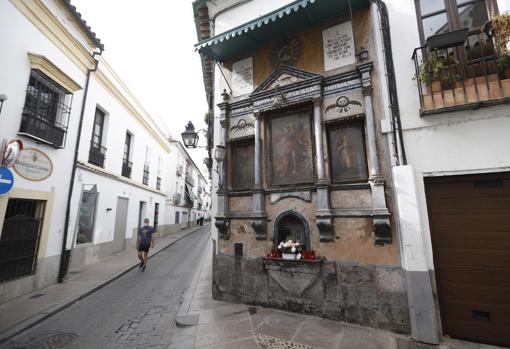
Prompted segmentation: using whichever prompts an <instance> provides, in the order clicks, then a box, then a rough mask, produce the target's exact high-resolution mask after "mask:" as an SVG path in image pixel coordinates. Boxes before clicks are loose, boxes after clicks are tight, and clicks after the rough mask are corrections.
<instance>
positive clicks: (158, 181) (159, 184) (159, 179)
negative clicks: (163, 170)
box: [156, 177, 161, 190]
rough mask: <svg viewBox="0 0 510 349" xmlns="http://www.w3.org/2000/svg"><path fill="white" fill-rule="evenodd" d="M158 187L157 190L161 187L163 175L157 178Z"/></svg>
mask: <svg viewBox="0 0 510 349" xmlns="http://www.w3.org/2000/svg"><path fill="white" fill-rule="evenodd" d="M156 189H157V190H160V189H161V177H157V178H156Z"/></svg>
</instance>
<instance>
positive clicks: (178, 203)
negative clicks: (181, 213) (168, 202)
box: [173, 193, 181, 205]
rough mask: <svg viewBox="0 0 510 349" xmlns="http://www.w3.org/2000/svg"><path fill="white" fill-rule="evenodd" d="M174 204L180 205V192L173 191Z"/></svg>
mask: <svg viewBox="0 0 510 349" xmlns="http://www.w3.org/2000/svg"><path fill="white" fill-rule="evenodd" d="M173 199H174V200H173V201H174V204H175V205H180V204H181V193H174V198H173Z"/></svg>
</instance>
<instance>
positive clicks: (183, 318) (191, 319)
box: [175, 241, 212, 328]
mask: <svg viewBox="0 0 510 349" xmlns="http://www.w3.org/2000/svg"><path fill="white" fill-rule="evenodd" d="M211 246H212V243H211V241H209V246H208V247H207V251H206V253H204V255H203V256H202V260H201V261H200V264H199V266H198V268H197V270H196V271H195V275H194V276H193V279H192V280H191V282H190V284H189V287H188V291H186V294H185V295H184V299H183V301H182V303H181V306H180V307H179V312H178V313H177V316H176V317H175V324H176V325H177V327H181V328H182V327H188V326H194V325H196V324H198V321H199V319H200V314H188V311H189V308H190V306H191V302H192V301H193V296H194V295H195V290H196V288H197V284H198V281H199V280H200V275H201V274H202V270H203V269H204V265H205V262H206V260H207V258H209V250H210V249H211Z"/></svg>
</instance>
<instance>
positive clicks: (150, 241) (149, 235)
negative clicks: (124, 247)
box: [136, 218, 154, 271]
mask: <svg viewBox="0 0 510 349" xmlns="http://www.w3.org/2000/svg"><path fill="white" fill-rule="evenodd" d="M136 245H137V247H138V259H140V266H139V268H140V269H142V271H145V268H146V267H147V258H148V255H149V248H151V247H152V248H154V228H153V227H151V226H150V225H149V218H145V219H144V220H143V226H142V227H140V228H139V229H138V239H137V243H136Z"/></svg>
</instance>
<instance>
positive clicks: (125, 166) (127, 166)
mask: <svg viewBox="0 0 510 349" xmlns="http://www.w3.org/2000/svg"><path fill="white" fill-rule="evenodd" d="M132 168H133V163H132V162H131V161H129V160H128V159H122V176H123V177H127V178H131V169H132Z"/></svg>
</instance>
